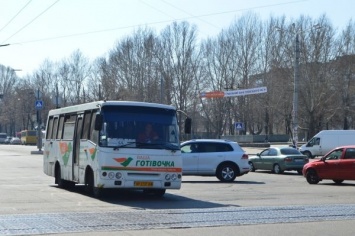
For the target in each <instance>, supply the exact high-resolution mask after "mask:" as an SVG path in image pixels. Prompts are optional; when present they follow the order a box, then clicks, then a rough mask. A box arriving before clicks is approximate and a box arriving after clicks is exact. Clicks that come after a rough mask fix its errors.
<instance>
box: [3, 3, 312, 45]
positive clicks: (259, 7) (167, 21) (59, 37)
mask: <svg viewBox="0 0 355 236" xmlns="http://www.w3.org/2000/svg"><path fill="white" fill-rule="evenodd" d="M58 1H60V0H57V1H56V2H55V3H54V4H56V3H57V2H58ZM306 1H308V0H296V1H289V2H283V3H275V4H269V5H262V6H257V7H250V8H244V9H237V10H230V11H223V12H217V13H209V14H203V15H197V16H189V17H183V18H180V19H174V20H162V21H155V22H149V23H146V24H145V25H155V24H162V23H169V22H172V21H182V20H189V19H195V18H202V17H208V16H216V15H222V14H230V13H235V12H241V11H250V10H255V9H262V8H268V7H274V6H281V5H288V4H294V3H299V2H306ZM54 4H52V5H51V6H50V7H52V6H53V5H54ZM50 7H49V8H50ZM49 8H47V9H46V10H45V11H47V10H48V9H49ZM45 11H44V12H45ZM44 12H42V13H41V14H40V15H42V14H43V13H44ZM40 15H39V16H40ZM39 16H38V17H39ZM38 17H36V18H35V19H37V18H38ZM35 19H34V20H35ZM34 20H32V21H31V22H30V23H32V22H33V21H34ZM30 23H29V24H30ZM29 24H27V25H26V26H25V27H27V26H28V25H29ZM140 26H142V24H138V25H130V26H122V27H115V28H109V29H102V30H95V31H87V32H82V33H76V34H70V35H62V36H56V37H50V38H42V39H35V40H29V41H23V42H15V43H11V44H12V45H14V44H26V43H35V42H42V41H48V40H56V39H61V38H69V37H78V36H83V35H89V34H97V33H103V32H109V31H115V30H122V29H129V28H135V27H140ZM25 27H23V28H25ZM23 28H21V30H22V29H23ZM18 32H19V31H18ZM18 32H16V33H15V34H17V33H18ZM15 34H13V35H12V36H10V37H9V38H12V37H13V36H14V35H15ZM9 38H8V39H9ZM8 39H6V40H5V41H7V40H8Z"/></svg>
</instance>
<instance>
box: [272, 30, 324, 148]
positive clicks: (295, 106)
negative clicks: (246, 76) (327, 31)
mask: <svg viewBox="0 0 355 236" xmlns="http://www.w3.org/2000/svg"><path fill="white" fill-rule="evenodd" d="M292 27H293V29H294V32H295V47H294V50H295V51H294V52H295V61H294V87H293V104H292V108H293V110H292V130H293V132H292V134H293V135H292V143H293V146H294V147H295V148H297V147H298V91H299V88H298V87H299V81H300V41H299V33H301V32H305V31H309V30H311V29H308V30H296V29H295V28H296V25H295V23H293V24H292ZM312 28H313V29H320V28H321V26H320V25H319V24H316V25H314V26H313V27H312ZM276 30H277V31H284V30H283V29H281V28H279V27H276Z"/></svg>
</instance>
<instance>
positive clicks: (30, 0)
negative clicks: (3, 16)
mask: <svg viewBox="0 0 355 236" xmlns="http://www.w3.org/2000/svg"><path fill="white" fill-rule="evenodd" d="M31 2H32V0H29V1H28V2H27V3H26V5H25V6H24V7H22V8H21V9H20V10H19V11H18V12H17V13H16V15H15V16H14V17H12V18H11V20H10V21H9V22H7V23H6V24H5V25H4V26H3V27H2V28H1V29H0V32H1V31H2V30H3V29H5V28H6V27H7V26H8V25H9V24H10V23H11V22H12V21H13V20H14V19H15V18H16V17H17V16H18V15H19V14H20V13H21V12H22V11H23V10H24V9H25V8H26V7H27V6H28V5H29V4H30V3H31Z"/></svg>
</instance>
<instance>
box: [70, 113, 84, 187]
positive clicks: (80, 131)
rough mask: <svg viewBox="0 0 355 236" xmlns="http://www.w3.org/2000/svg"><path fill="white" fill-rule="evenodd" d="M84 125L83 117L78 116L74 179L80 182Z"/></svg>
mask: <svg viewBox="0 0 355 236" xmlns="http://www.w3.org/2000/svg"><path fill="white" fill-rule="evenodd" d="M82 127H83V117H82V116H78V120H77V122H76V126H75V132H74V142H73V171H72V173H73V180H74V181H77V182H79V166H80V163H79V162H80V158H79V157H80V139H81V133H82Z"/></svg>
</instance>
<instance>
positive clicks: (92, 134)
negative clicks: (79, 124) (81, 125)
mask: <svg viewBox="0 0 355 236" xmlns="http://www.w3.org/2000/svg"><path fill="white" fill-rule="evenodd" d="M96 112H97V110H93V111H92V112H91V124H90V130H89V134H90V137H89V139H90V140H91V141H93V142H94V143H98V141H99V131H97V130H95V120H96Z"/></svg>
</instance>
